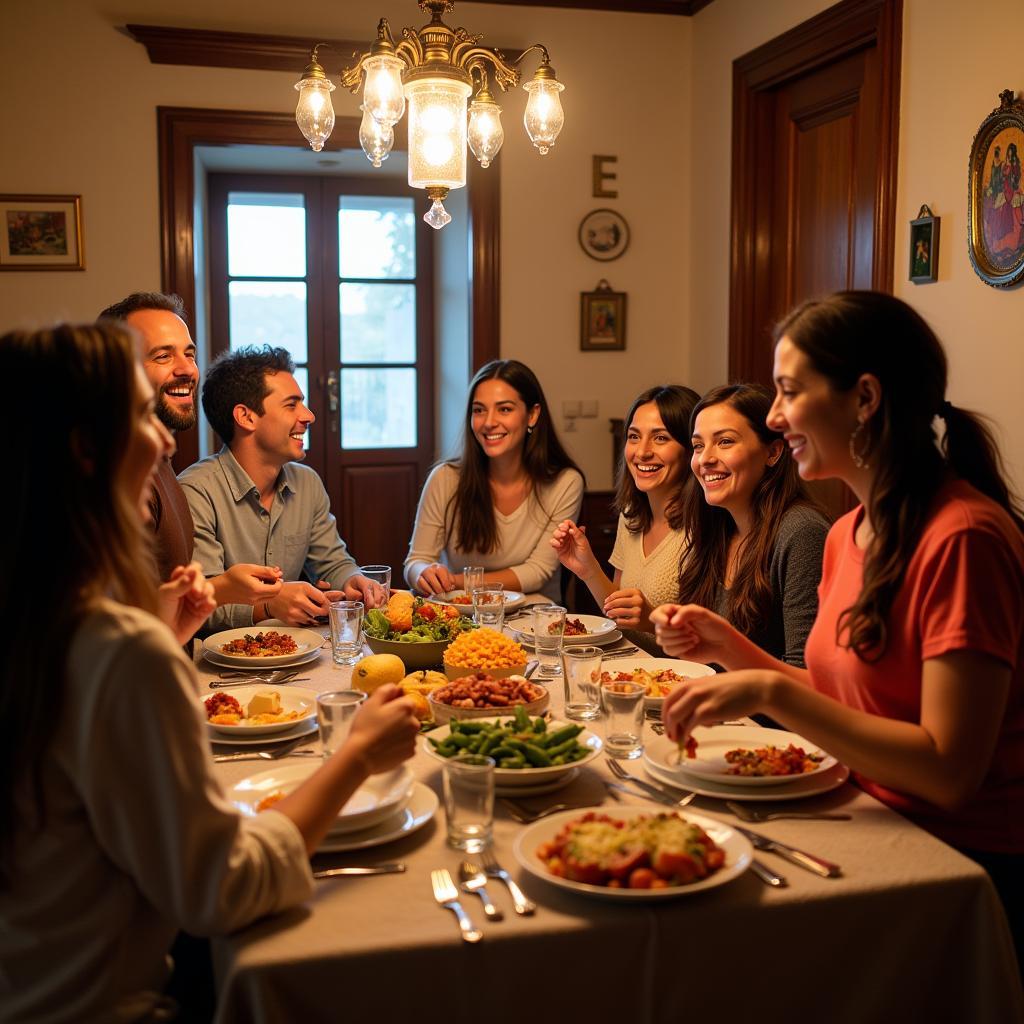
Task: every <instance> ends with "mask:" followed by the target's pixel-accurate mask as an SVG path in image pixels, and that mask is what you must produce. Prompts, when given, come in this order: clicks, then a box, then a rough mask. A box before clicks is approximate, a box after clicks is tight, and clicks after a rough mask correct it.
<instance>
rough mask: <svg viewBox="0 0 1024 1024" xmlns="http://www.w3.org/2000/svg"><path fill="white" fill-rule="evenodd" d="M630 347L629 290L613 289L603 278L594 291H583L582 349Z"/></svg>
mask: <svg viewBox="0 0 1024 1024" xmlns="http://www.w3.org/2000/svg"><path fill="white" fill-rule="evenodd" d="M625 347H626V293H625V292H616V291H612V286H611V285H610V284H609V283H608V282H607V281H606V280H605V279H604V278H603V277H602V278H601V280H600V281H598V283H597V287H596V288H595V289H594V291H592V292H580V350H581V351H582V352H621V351H623V350H624V349H625Z"/></svg>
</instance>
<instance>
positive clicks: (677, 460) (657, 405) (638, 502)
mask: <svg viewBox="0 0 1024 1024" xmlns="http://www.w3.org/2000/svg"><path fill="white" fill-rule="evenodd" d="M698 400H699V399H698V395H697V392H696V391H693V390H691V389H690V388H687V387H683V386H682V385H680V384H663V385H659V386H657V387H653V388H649V389H648V390H647V391H644V392H643V394H641V395H639V396H637V399H636V401H635V402H633V404H632V406H630V409H629V412H628V413H627V414H626V419H625V423H626V432H625V437H624V444H623V450H622V458H621V460H620V462H619V473H618V483H617V489H616V493H615V508H616V510H617V511H618V513H619V524H618V529H617V531H616V534H615V547H614V549H613V550H612V554H611V557H610V558H609V562H610V563H611V566H612V568H613V569H614V570H615V573H614V576H613V577H612V579H609V578H608V576H607V575H606V574H605V572H604V570H603V569H602V568H601V564H600V562H598V560H597V557H596V556H595V555H594V552H593V550H592V548H591V547H590V542H589V541H588V540H587V536H586V533H585V531H584V530H583V529H581V528H580V527H579V526H577V525H576V523H575V522H574V521H573V520H571V519H566V520H564V521H563V522H561V523H560V524H559V525H558V528H557V529H556V530H555V532H554V535H553V536H552V538H551V546H552V547H553V548H554V549H555V552H556V553H557V554H558V559H559V561H560V562H561V563H562V565H564V566H565V567H566V568H567V569H568V570H569V571H570V572H572V573H575V574H576V576H578V577H579V578H580V580H582V581H583V583H585V584H586V585H587V589H588V590H589V591H590V593H591V594H593V596H594V600H595V601H597V603H598V605H599V606H600V607H601V608H602V609H603V611H604V613H605V615H607V616H608V617H609V618H610V619H614V620H615V622H616V624H617V625H618V626H620V627H621V628H624V629H625V628H628V629H639V630H648V631H649V630H650V629H651V628H652V627H651V624H650V620H649V618H648V617H649V615H650V613H651V609H652V608H654V607H656V606H657V605H659V604H663V603H664V602H666V601H675V600H676V599H677V597H678V595H679V561H680V558H681V556H682V551H683V548H684V547H685V545H686V539H687V534H686V531H685V529H684V528H683V520H684V495H685V493H686V490H687V488H692V486H693V478H692V475H691V473H690V467H689V462H690V414H691V412H692V411H693V407H694V405H695V404H696V403H697V401H698Z"/></svg>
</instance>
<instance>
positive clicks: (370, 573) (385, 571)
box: [359, 565, 391, 607]
mask: <svg viewBox="0 0 1024 1024" xmlns="http://www.w3.org/2000/svg"><path fill="white" fill-rule="evenodd" d="M359 572H360V574H361V575H363V576H365V577H366V578H367V579H368V580H372V581H373V582H374V583H376V584H377V586H378V587H380V588H381V590H383V591H384V596H383V598H381V599H380V600H378V601H377V607H382V606H383V605H386V604H387V603H388V599H389V598H390V597H391V566H390V565H361V566H359Z"/></svg>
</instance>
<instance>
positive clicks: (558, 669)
mask: <svg viewBox="0 0 1024 1024" xmlns="http://www.w3.org/2000/svg"><path fill="white" fill-rule="evenodd" d="M564 633H565V609H564V608H563V607H562V606H561V605H557V604H535V605H534V606H533V647H534V650H535V651H536V652H537V660H538V661H539V662H540V667H539V668H538V670H537V672H538V674H539V675H541V676H546V677H548V678H551V677H553V676H560V675H561V674H562V662H561V660H560V658H561V654H562V635H563V634H564Z"/></svg>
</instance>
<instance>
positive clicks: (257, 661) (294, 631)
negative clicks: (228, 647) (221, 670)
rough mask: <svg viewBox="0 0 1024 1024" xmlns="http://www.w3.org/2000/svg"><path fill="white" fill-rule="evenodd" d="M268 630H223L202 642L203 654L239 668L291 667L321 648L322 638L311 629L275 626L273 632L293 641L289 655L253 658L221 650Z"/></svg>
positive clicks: (263, 628)
mask: <svg viewBox="0 0 1024 1024" xmlns="http://www.w3.org/2000/svg"><path fill="white" fill-rule="evenodd" d="M266 632H268V630H267V629H266V628H265V627H263V626H243V627H241V628H240V629H225V630H223V631H222V632H220V633H214V634H213V636H208V637H207V638H206V639H205V640H204V641H203V653H204V654H206V653H209V654H215V655H216V656H217V658H219V659H221V660H222V661H227V663H228V664H230V665H235V666H238V667H239V668H253V667H256V666H258V667H263V666H266V665H275V666H276V665H293V664H295V663H296V662H297V661H298V659H299V658H301V657H303V656H304V655H307V654H309V653H310V652H311V651H319V650H320V648H321V647H322V646H323V642H324V638H323V637H322V636H321V635H320V634H319V633H316V632H314V631H313V630H312V629H299V628H297V627H295V626H277V627H274V632H277V633H282V634H284V635H286V636H290V637H291V638H292V639H293V640H294V641H295V646H296V650H294V651H292V653H291V654H275V655H272V656H269V657H258V656H256V657H253V656H250V655H245V654H229V653H228V652H227V651H224V650H222V648H223V645H224V644H226V643H230V642H231V641H232V640H240V639H242V637H244V636H246V635H249V636H255V635H256V634H257V633H266Z"/></svg>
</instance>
